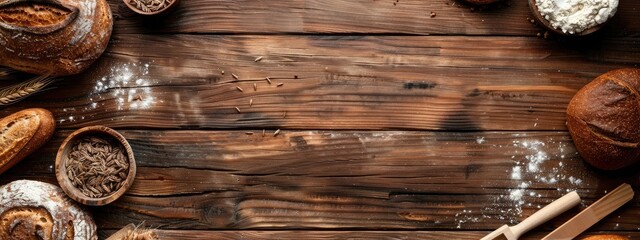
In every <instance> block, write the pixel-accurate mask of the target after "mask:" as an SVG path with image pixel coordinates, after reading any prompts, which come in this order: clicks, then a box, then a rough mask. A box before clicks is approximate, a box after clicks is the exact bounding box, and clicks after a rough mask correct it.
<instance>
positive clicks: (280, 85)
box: [276, 83, 284, 87]
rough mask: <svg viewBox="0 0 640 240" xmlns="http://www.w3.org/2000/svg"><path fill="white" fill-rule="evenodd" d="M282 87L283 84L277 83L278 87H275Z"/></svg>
mask: <svg viewBox="0 0 640 240" xmlns="http://www.w3.org/2000/svg"><path fill="white" fill-rule="evenodd" d="M282 85H284V83H278V85H276V87H282Z"/></svg>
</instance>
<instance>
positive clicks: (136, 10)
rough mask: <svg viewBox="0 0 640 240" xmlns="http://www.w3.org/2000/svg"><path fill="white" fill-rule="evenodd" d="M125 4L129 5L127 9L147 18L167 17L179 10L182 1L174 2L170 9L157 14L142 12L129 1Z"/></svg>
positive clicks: (125, 1)
mask: <svg viewBox="0 0 640 240" xmlns="http://www.w3.org/2000/svg"><path fill="white" fill-rule="evenodd" d="M122 1H123V2H124V4H125V5H127V7H129V9H131V11H134V12H136V13H138V14H140V15H145V16H162V15H166V14H168V13H170V12H171V11H173V10H175V9H176V8H178V5H179V4H180V0H174V1H173V2H172V3H171V4H170V5H169V6H168V7H166V8H164V9H162V10H160V11H157V12H145V11H142V10H140V9H138V8H137V7H136V6H134V5H131V4H130V3H129V0H122Z"/></svg>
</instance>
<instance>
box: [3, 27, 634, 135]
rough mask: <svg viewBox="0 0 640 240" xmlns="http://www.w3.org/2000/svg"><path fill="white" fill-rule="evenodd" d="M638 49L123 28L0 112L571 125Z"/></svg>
mask: <svg viewBox="0 0 640 240" xmlns="http://www.w3.org/2000/svg"><path fill="white" fill-rule="evenodd" d="M594 45H597V46H602V47H593V46H594ZM158 49H162V51H158ZM623 53H624V54H623ZM258 56H263V60H262V61H260V62H254V59H255V58H256V57H258ZM639 61H640V42H639V41H636V40H634V39H631V38H623V39H602V40H599V41H598V42H585V43H583V44H575V43H563V42H552V41H546V40H543V39H537V38H526V37H441V36H437V37H436V36H434V37H430V36H429V37H418V36H386V37H384V36H381V37H377V36H362V37H361V36H325V37H323V36H196V35H126V34H125V35H116V36H115V37H114V39H113V41H112V45H111V47H110V48H109V49H108V52H107V54H106V56H104V58H103V59H102V61H100V62H99V63H97V64H96V65H95V67H94V68H93V69H92V70H91V71H89V72H87V73H86V74H83V75H81V76H75V77H69V78H68V79H67V81H64V82H61V83H59V84H58V85H57V86H56V87H57V88H56V89H54V90H52V91H49V92H46V93H43V94H42V95H40V96H37V97H35V98H30V99H29V100H28V101H26V102H23V103H20V104H18V105H16V106H13V107H10V108H6V109H2V110H0V115H8V114H9V113H11V112H13V111H16V110H18V109H22V108H25V107H27V106H31V107H33V106H37V107H45V108H47V109H50V110H51V111H52V112H53V113H54V115H55V116H56V118H57V120H58V125H59V126H60V127H61V128H78V127H84V126H89V125H94V124H97V123H99V124H103V125H107V126H109V127H117V128H140V127H143V128H164V129H202V128H207V129H234V128H235V129H237V128H273V129H276V128H286V129H363V130H366V129H428V130H564V129H565V120H566V117H565V109H566V106H567V104H568V102H569V100H570V99H571V97H572V96H573V94H574V93H575V92H576V91H577V90H578V89H580V88H581V87H582V86H583V85H584V84H586V83H588V82H589V81H591V80H592V79H593V78H595V77H596V76H598V75H600V74H602V73H604V72H607V71H609V70H612V69H615V68H621V67H629V66H634V65H633V64H637V63H638V62H639ZM222 71H225V74H222ZM232 74H236V75H237V76H238V77H239V78H240V80H239V81H235V80H234V78H233V77H232ZM267 76H269V77H271V79H272V82H273V84H272V85H269V84H268V83H267V81H265V80H264V79H265V77H267ZM296 77H297V78H296ZM278 83H282V84H284V85H282V86H281V87H277V84H278ZM253 84H256V87H257V91H254V89H253ZM236 87H241V88H242V89H244V92H240V91H238V89H237V88H236ZM252 100H253V103H252V106H251V107H250V106H249V102H250V101H252ZM235 107H238V108H239V110H240V111H241V112H240V113H238V111H237V110H236V109H235ZM285 112H286V116H285Z"/></svg>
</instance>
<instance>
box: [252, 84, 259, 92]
mask: <svg viewBox="0 0 640 240" xmlns="http://www.w3.org/2000/svg"><path fill="white" fill-rule="evenodd" d="M253 91H254V92H256V91H258V84H256V83H253Z"/></svg>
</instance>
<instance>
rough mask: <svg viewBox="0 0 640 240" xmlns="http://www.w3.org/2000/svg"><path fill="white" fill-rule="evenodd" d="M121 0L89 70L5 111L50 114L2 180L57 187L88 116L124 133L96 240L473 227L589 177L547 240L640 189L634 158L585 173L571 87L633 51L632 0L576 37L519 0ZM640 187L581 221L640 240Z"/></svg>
mask: <svg viewBox="0 0 640 240" xmlns="http://www.w3.org/2000/svg"><path fill="white" fill-rule="evenodd" d="M110 4H111V7H112V11H113V14H114V16H115V24H114V32H113V36H112V39H111V42H110V45H109V48H108V49H107V51H106V53H105V54H104V55H103V57H102V58H101V59H100V60H99V61H98V62H97V63H96V64H95V65H93V66H92V67H91V68H90V69H89V70H88V71H87V72H86V73H83V74H81V75H79V76H72V77H67V78H65V80H64V81H60V82H58V83H56V84H55V88H54V89H52V90H50V91H47V92H44V93H42V94H40V95H38V96H35V97H32V98H29V99H28V100H26V101H23V102H21V103H19V104H16V105H13V106H10V107H7V108H3V109H0V116H6V115H8V114H10V113H12V112H15V111H18V110H20V109H24V108H29V107H43V108H46V109H49V110H51V111H52V112H53V113H54V115H55V117H56V119H57V123H58V127H57V132H56V134H55V136H54V138H53V139H52V140H51V142H50V143H48V144H47V145H46V146H45V147H44V148H43V149H41V150H40V151H38V152H37V153H35V154H33V155H31V156H30V157H29V158H27V159H26V160H24V161H23V162H21V163H20V164H19V165H17V166H16V167H14V168H13V169H11V170H10V171H9V172H7V173H6V174H4V175H2V178H1V180H0V183H3V184H4V183H7V182H9V181H12V180H16V179H33V180H42V181H46V182H51V183H56V180H55V175H54V169H53V164H54V160H55V153H56V151H57V148H58V147H59V146H60V144H61V142H62V140H63V139H64V138H65V137H66V136H68V135H69V134H70V133H71V132H72V131H74V130H76V129H78V128H81V127H85V126H91V125H105V126H109V127H112V128H115V129H117V130H118V131H120V132H121V133H122V134H123V135H124V136H125V137H126V138H127V139H128V140H129V142H130V143H131V145H132V147H133V149H134V152H135V156H136V161H137V165H138V174H137V177H136V179H135V183H134V185H133V187H132V188H131V189H130V190H129V191H128V192H127V194H126V195H125V196H124V197H122V198H121V199H120V200H118V201H116V202H114V203H112V204H110V205H108V206H106V207H94V208H90V209H91V211H92V212H93V214H94V217H95V220H96V222H97V224H98V227H99V229H100V235H101V236H106V235H107V234H109V233H111V232H113V231H114V230H116V229H119V228H121V227H123V226H125V225H126V224H129V223H136V224H139V223H141V222H144V223H145V225H146V226H149V227H152V228H157V229H159V232H160V235H161V236H163V239H311V240H313V239H478V238H480V237H481V236H483V235H485V234H487V233H488V232H490V231H491V230H493V229H496V228H498V227H499V226H501V225H503V224H516V223H518V222H520V221H521V220H523V219H524V218H526V217H527V216H529V215H531V214H532V213H534V212H535V211H536V210H538V209H539V208H541V207H543V206H545V205H546V204H548V203H550V202H551V201H553V200H555V199H557V198H559V197H560V196H562V195H564V194H565V193H567V192H569V191H573V190H577V191H578V193H579V194H580V196H581V197H582V198H583V202H582V205H581V206H580V207H579V208H575V209H572V210H571V211H570V212H568V213H566V214H563V215H561V216H560V217H558V218H556V219H554V220H553V221H550V222H549V223H546V224H544V225H542V226H541V227H539V228H536V229H535V230H534V231H532V232H531V233H529V234H527V235H526V236H525V239H536V238H540V237H541V236H544V235H545V234H546V233H548V232H549V231H550V230H552V229H554V228H555V227H557V226H559V225H560V224H562V223H563V222H564V221H566V220H567V219H569V218H570V217H571V216H573V215H575V214H576V213H577V212H578V211H579V210H580V209H582V208H584V207H585V206H587V205H589V204H591V203H592V202H593V201H594V200H596V199H598V198H600V197H602V196H603V195H604V194H605V193H606V192H607V191H610V190H612V189H613V188H615V187H616V186H617V185H619V184H620V183H623V182H626V183H630V184H632V185H633V186H634V188H635V189H636V190H640V189H639V187H640V182H639V175H640V174H639V172H638V170H637V169H638V167H637V165H636V167H633V168H630V170H629V171H624V172H613V173H612V172H601V171H596V170H594V169H592V168H590V167H589V166H587V165H586V164H585V163H584V162H583V161H582V159H581V158H580V157H579V156H578V154H577V152H576V149H575V147H574V145H573V143H572V141H571V138H570V136H569V134H568V132H567V129H566V126H565V110H566V107H567V103H568V102H569V100H570V99H571V97H572V96H573V95H574V94H575V93H576V91H577V90H578V89H580V88H581V87H582V86H584V85H585V84H586V83H588V82H589V81H591V80H592V79H593V78H595V77H597V76H598V75H600V74H603V73H605V72H607V71H609V70H612V69H616V68H622V67H634V66H636V65H637V64H638V63H640V14H638V12H639V11H640V1H634V0H620V6H619V10H618V13H617V15H616V17H615V18H614V19H613V20H612V21H611V22H610V23H609V24H608V25H607V26H606V27H605V28H604V29H603V30H602V31H601V32H599V33H598V34H597V35H595V36H592V37H588V38H583V39H567V38H558V37H555V36H552V35H551V36H548V38H546V39H545V38H544V37H542V36H544V32H545V31H544V30H543V29H542V28H540V27H538V26H536V25H535V24H532V23H531V22H530V21H529V20H530V18H531V17H532V15H531V14H530V12H529V8H528V6H527V3H526V1H520V0H511V1H508V2H507V3H503V4H498V5H496V6H492V7H489V8H478V7H476V8H473V7H470V6H468V5H464V4H462V3H460V2H453V1H451V0H430V1H425V0H373V1H371V0H289V1H264V0H187V1H182V5H181V6H180V8H179V9H178V10H177V11H176V12H174V13H173V14H171V15H169V16H167V17H165V18H163V19H145V18H142V17H139V16H136V15H135V14H134V13H133V12H131V11H129V10H128V9H127V8H126V7H125V6H124V4H123V3H122V2H121V1H118V0H110ZM431 13H434V14H433V15H435V16H434V17H432V16H431V15H432V14H431ZM539 35H540V36H539ZM260 56H262V57H263V58H262V60H261V61H258V62H256V61H254V60H255V59H256V58H258V57H260ZM223 71H224V72H223ZM232 74H235V75H237V77H238V78H239V80H235V79H234V78H233V76H232ZM265 77H270V79H271V81H272V84H269V83H268V82H267V81H266V80H265ZM254 86H255V87H256V89H254ZM237 87H241V88H242V89H243V90H244V91H243V92H241V91H239V90H238V89H237ZM250 103H252V104H250ZM236 107H237V108H238V109H239V110H240V112H238V111H237V110H236V109H235V108H236ZM277 130H280V131H279V134H277V135H275V134H274V133H275V132H276V131H277ZM263 133H264V135H263ZM639 199H640V198H639V197H636V198H635V199H634V200H633V201H632V202H631V203H629V204H627V205H626V206H625V207H623V208H622V209H620V210H618V211H616V212H614V213H613V214H611V215H610V216H609V217H607V218H606V219H605V220H603V221H602V222H600V223H598V224H597V225H595V226H594V227H592V228H590V229H589V230H588V232H589V234H594V233H599V232H607V233H612V232H613V233H620V234H624V235H628V236H631V237H633V238H635V239H638V238H640V202H639Z"/></svg>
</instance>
